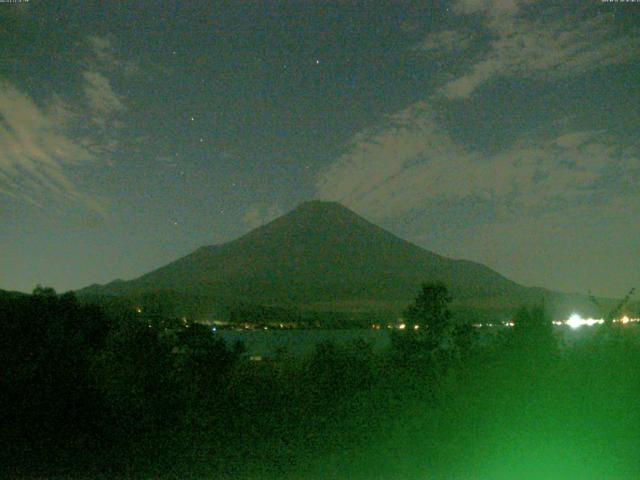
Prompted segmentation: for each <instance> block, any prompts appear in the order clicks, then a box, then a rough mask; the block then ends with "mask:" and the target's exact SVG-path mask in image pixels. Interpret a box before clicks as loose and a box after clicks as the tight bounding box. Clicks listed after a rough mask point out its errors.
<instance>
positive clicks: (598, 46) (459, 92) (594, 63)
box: [439, 0, 640, 99]
mask: <svg viewBox="0 0 640 480" xmlns="http://www.w3.org/2000/svg"><path fill="white" fill-rule="evenodd" d="M519 7H520V5H519V4H518V3H516V2H511V1H505V2H501V1H471V0H468V1H462V2H458V3H457V4H456V11H457V12H459V13H460V14H463V15H470V14H481V15H482V17H481V23H482V24H483V26H484V27H485V28H486V29H487V30H488V31H489V32H490V34H491V36H492V40H491V41H490V42H489V45H488V46H489V48H488V50H487V51H486V53H484V54H482V55H481V56H480V57H479V58H477V59H473V60H471V62H470V63H469V65H468V67H467V69H466V72H465V73H464V74H462V75H460V76H457V77H455V78H453V79H451V80H450V81H449V82H447V83H446V84H445V85H443V86H442V87H441V88H440V90H439V92H440V94H442V95H443V96H444V97H446V98H449V99H458V98H468V97H469V96H470V95H471V94H473V93H474V92H475V91H476V89H477V88H478V87H480V86H481V85H483V84H484V83H486V82H488V81H489V80H491V79H493V78H499V77H519V78H541V79H544V80H553V79H558V78H566V77H568V76H570V75H578V74H583V73H585V72H588V71H592V70H595V69H598V68H602V67H605V66H607V65H612V64H619V63H625V62H628V61H630V60H631V59H633V58H635V56H636V55H637V54H638V52H640V37H638V36H637V35H632V34H620V33H619V32H616V31H615V29H614V27H613V26H612V25H611V23H610V21H609V20H608V19H607V18H606V17H605V16H594V17H592V18H589V19H586V20H585V19H578V18H572V17H571V16H563V15H561V14H558V15H557V16H555V17H553V16H551V17H550V16H549V15H545V16H540V15H527V14H526V12H523V11H522V9H521V8H519ZM463 33H464V32H456V31H452V32H451V33H448V35H449V36H450V37H452V38H453V37H454V36H455V35H456V34H459V35H462V34H463Z"/></svg>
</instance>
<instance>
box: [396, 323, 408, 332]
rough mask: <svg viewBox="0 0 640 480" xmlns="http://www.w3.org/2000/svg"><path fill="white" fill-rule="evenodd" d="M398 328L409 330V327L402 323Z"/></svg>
mask: <svg viewBox="0 0 640 480" xmlns="http://www.w3.org/2000/svg"><path fill="white" fill-rule="evenodd" d="M398 328H399V329H400V330H404V329H405V328H407V326H406V325H405V324H404V323H401V324H400V325H398Z"/></svg>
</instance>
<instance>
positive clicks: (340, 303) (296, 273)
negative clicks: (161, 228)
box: [79, 201, 566, 311]
mask: <svg viewBox="0 0 640 480" xmlns="http://www.w3.org/2000/svg"><path fill="white" fill-rule="evenodd" d="M434 280H439V281H443V282H444V283H445V284H447V285H448V286H449V288H450V289H451V291H452V293H453V295H454V297H455V299H456V305H457V306H458V307H460V308H479V309H483V310H505V309H507V310H509V309H512V308H513V307H514V306H517V305H519V304H520V303H524V302H531V301H537V300H540V299H542V298H543V297H545V298H547V299H548V301H549V300H550V301H551V303H552V304H554V305H555V304H561V303H563V300H566V296H564V295H562V294H554V293H552V292H547V291H545V290H542V289H536V288H526V287H523V286H521V285H518V284H516V283H515V282H513V281H511V280H509V279H507V278H505V277H504V276H502V275H500V274H499V273H497V272H495V271H493V270H491V269H490V268H488V267H486V266H484V265H481V264H479V263H475V262H470V261H466V260H455V259H450V258H446V257H443V256H440V255H437V254H435V253H433V252H430V251H428V250H425V249H423V248H420V247H418V246H416V245H414V244H412V243H410V242H407V241H405V240H403V239H401V238H399V237H397V236H395V235H393V234H392V233H390V232H388V231H386V230H384V229H382V228H380V227H378V226H376V225H374V224H372V223H371V222H369V221H367V220H365V219H364V218H362V217H361V216H359V215H357V214H355V213H354V212H352V211H351V210H349V209H347V208H346V207H344V206H342V205H340V204H338V203H334V202H321V201H312V202H306V203H303V204H301V205H300V206H299V207H297V208H296V209H295V210H293V211H291V212H289V213H288V214H286V215H284V216H282V217H279V218H277V219H275V220H273V221H272V222H270V223H268V224H266V225H263V226H261V227H259V228H256V229H255V230H252V231H250V232H249V233H247V234H246V235H244V236H242V237H240V238H238V239H236V240H233V241H231V242H228V243H224V244H220V245H213V246H207V247H201V248H199V249H198V250H196V251H194V252H193V253H191V254H189V255H187V256H185V257H182V258H180V259H178V260H176V261H175V262H172V263H170V264H168V265H166V266H164V267H161V268H159V269H157V270H154V271H152V272H149V273H147V274H145V275H142V276H141V277H139V278H136V279H134V280H131V281H122V280H118V281H115V282H112V283H109V284H107V285H104V286H99V285H94V286H91V287H88V288H86V289H83V290H81V291H80V292H79V293H80V294H81V295H85V296H87V295H91V296H95V295H102V296H104V295H115V296H127V297H139V298H142V297H145V296H148V295H150V294H152V293H154V292H155V294H156V296H158V295H159V294H160V293H159V292H162V294H161V296H162V295H164V296H165V297H166V298H174V299H175V301H178V302H179V303H183V304H192V303H193V302H198V304H199V306H200V307H203V306H207V307H213V306H215V305H216V304H217V305H221V304H230V303H234V302H240V301H245V302H252V303H258V304H265V305H277V306H282V307H287V308H298V309H312V310H375V309H382V310H394V311H399V310H400V309H401V308H402V306H404V305H406V304H407V302H409V301H410V300H411V299H412V298H413V297H414V296H415V293H416V291H417V289H418V287H419V285H420V283H421V282H425V281H434ZM200 310H202V308H200ZM205 310H206V308H205Z"/></svg>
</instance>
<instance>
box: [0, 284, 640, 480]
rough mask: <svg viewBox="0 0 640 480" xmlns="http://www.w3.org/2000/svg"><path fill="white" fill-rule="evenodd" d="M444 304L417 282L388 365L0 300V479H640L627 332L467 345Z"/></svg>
mask: <svg viewBox="0 0 640 480" xmlns="http://www.w3.org/2000/svg"><path fill="white" fill-rule="evenodd" d="M449 301H450V298H449V295H448V293H447V291H446V289H444V287H442V286H438V285H430V286H425V287H424V288H423V290H422V291H421V292H420V295H419V296H418V297H417V298H416V301H415V302H414V304H412V305H411V306H410V307H409V308H408V309H407V311H406V312H405V319H406V321H407V325H406V329H405V330H404V331H402V332H398V333H396V334H395V336H394V338H393V339H392V345H393V348H392V349H390V350H389V351H385V352H374V351H372V349H371V348H370V346H369V345H367V344H366V343H364V342H354V343H352V344H349V345H343V346H336V345H333V344H320V345H318V346H317V347H316V348H315V350H314V351H313V352H312V353H310V354H309V355H307V356H304V357H290V356H288V355H287V354H286V353H282V354H280V355H279V356H278V355H277V356H276V357H275V358H273V359H271V360H269V361H261V362H253V361H250V359H249V358H247V357H246V356H245V355H243V351H242V347H241V346H239V345H235V346H230V345H226V344H225V343H224V342H222V341H221V340H219V339H218V338H217V337H216V336H215V335H212V334H211V333H210V331H209V330H208V328H206V327H204V326H201V325H197V324H189V323H185V322H183V321H180V320H166V319H160V318H143V317H141V316H140V315H135V314H131V315H130V314H128V313H122V314H119V315H115V314H110V315H109V316H107V315H106V314H105V313H104V312H103V311H102V310H101V309H99V308H98V307H94V306H87V305H82V304H80V303H78V301H77V300H76V299H75V297H74V296H73V295H70V294H65V295H56V294H55V292H53V291H52V290H49V289H42V288H39V289H36V291H35V292H34V294H33V295H29V296H27V295H25V296H7V297H0V322H1V323H0V329H1V332H2V335H1V336H0V338H1V340H0V365H1V366H2V369H1V370H0V372H1V373H0V375H1V376H0V388H1V392H2V395H1V396H0V426H1V427H0V428H1V430H0V445H2V447H0V448H1V450H0V469H1V470H0V476H1V477H3V478H7V477H8V478H150V479H152V478H176V479H178V478H180V479H184V478H207V479H208V478H211V479H214V478H216V479H227V478H228V479H267V480H270V479H288V478H290V479H307V478H308V479H343V478H344V479H380V480H383V479H384V480H389V479H407V480H412V479H429V478H434V479H441V478H442V479H463V478H464V479H467V478H474V479H476V478H477V479H513V478H518V479H565V478H566V479H573V478H580V479H591V478H593V479H604V478H606V479H630V478H640V456H639V455H638V452H637V448H638V445H639V444H640V402H638V396H637V395H638V393H639V392H640V342H639V341H638V335H637V331H636V329H635V327H629V326H627V327H623V326H620V325H603V326H601V327H597V328H598V330H597V331H593V330H591V331H590V333H589V334H588V335H585V339H584V340H583V341H579V342H577V343H575V344H574V345H572V346H566V345H563V344H562V342H561V341H560V340H559V338H558V337H557V333H555V332H554V330H553V328H552V325H551V322H550V321H549V319H547V318H546V317H545V314H544V310H543V309H541V308H530V309H523V310H521V311H520V312H519V313H518V314H517V316H516V318H515V327H514V328H513V329H509V330H507V329H505V330H504V331H503V332H502V333H501V334H500V335H498V336H496V338H495V339H494V340H493V341H492V342H488V343H487V342H478V341H476V339H475V338H474V335H475V333H474V330H473V329H471V328H468V327H465V326H460V325H458V326H456V327H454V326H453V325H452V322H451V315H450V313H449V311H448V302H449ZM587 336H588V338H586V337H587Z"/></svg>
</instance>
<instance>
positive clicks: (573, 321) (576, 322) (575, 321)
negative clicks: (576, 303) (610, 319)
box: [565, 313, 604, 329]
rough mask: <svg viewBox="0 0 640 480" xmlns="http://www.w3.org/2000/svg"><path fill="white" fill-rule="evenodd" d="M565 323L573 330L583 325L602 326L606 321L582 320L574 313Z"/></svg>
mask: <svg viewBox="0 0 640 480" xmlns="http://www.w3.org/2000/svg"><path fill="white" fill-rule="evenodd" d="M565 323H566V324H567V325H569V326H570V327H571V328H573V329H576V328H579V327H582V326H583V325H587V326H589V327H591V326H593V325H595V324H601V323H604V320H602V319H596V318H586V319H585V318H582V317H581V316H580V315H578V314H577V313H574V314H572V315H571V316H570V317H569V319H568V320H567V321H566V322H565Z"/></svg>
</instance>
